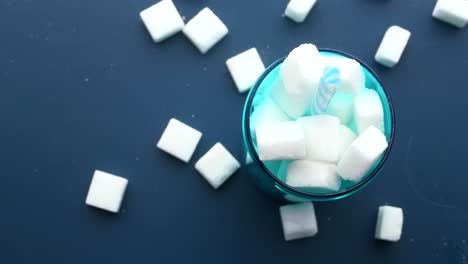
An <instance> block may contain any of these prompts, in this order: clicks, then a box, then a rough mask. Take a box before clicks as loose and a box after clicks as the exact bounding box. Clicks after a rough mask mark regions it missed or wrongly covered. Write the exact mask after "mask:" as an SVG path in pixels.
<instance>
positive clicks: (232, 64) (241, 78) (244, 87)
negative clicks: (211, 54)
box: [226, 48, 265, 93]
mask: <svg viewBox="0 0 468 264" xmlns="http://www.w3.org/2000/svg"><path fill="white" fill-rule="evenodd" d="M226 65H227V67H228V70H229V72H230V74H231V77H232V79H233V80H234V83H235V84H236V86H237V89H238V90H239V92H240V93H243V92H246V91H248V90H249V89H250V88H251V87H252V86H253V85H254V84H255V82H256V81H257V79H258V78H259V77H260V75H262V73H263V71H265V66H264V65H263V62H262V59H261V58H260V55H259V54H258V51H257V49H256V48H251V49H249V50H247V51H244V52H242V53H240V54H238V55H236V56H234V57H232V58H230V59H228V60H226Z"/></svg>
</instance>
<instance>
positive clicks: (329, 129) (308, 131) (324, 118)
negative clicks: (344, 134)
mask: <svg viewBox="0 0 468 264" xmlns="http://www.w3.org/2000/svg"><path fill="white" fill-rule="evenodd" d="M297 121H298V122H299V123H300V124H301V125H302V128H303V129H304V135H305V142H306V152H307V159H308V160H313V161H325V162H336V161H337V160H338V136H339V132H340V120H339V119H338V118H337V117H334V116H330V115H317V116H307V117H301V118H299V119H298V120H297Z"/></svg>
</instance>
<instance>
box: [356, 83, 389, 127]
mask: <svg viewBox="0 0 468 264" xmlns="http://www.w3.org/2000/svg"><path fill="white" fill-rule="evenodd" d="M353 114H354V122H355V123H356V129H357V131H358V133H359V134H361V133H362V132H364V131H365V130H366V129H367V128H368V127H370V126H375V127H376V128H378V129H380V131H382V132H383V131H384V113H383V106H382V101H381V100H380V97H379V94H378V93H377V92H376V91H375V90H372V89H364V91H363V92H362V93H361V94H359V95H358V96H356V98H355V100H354V113H353Z"/></svg>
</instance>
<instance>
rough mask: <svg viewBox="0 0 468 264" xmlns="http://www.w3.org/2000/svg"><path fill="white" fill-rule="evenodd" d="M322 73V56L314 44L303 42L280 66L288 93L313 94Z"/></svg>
mask: <svg viewBox="0 0 468 264" xmlns="http://www.w3.org/2000/svg"><path fill="white" fill-rule="evenodd" d="M322 73H323V64H322V57H321V56H320V52H319V51H318V49H317V47H316V46H315V45H313V44H302V45H300V46H299V47H297V48H295V49H293V50H292V51H291V52H290V53H289V54H288V56H287V57H286V59H285V60H284V62H283V64H282V65H281V68H280V77H281V79H282V80H283V84H284V88H285V90H286V93H287V94H288V95H310V94H313V93H314V92H315V91H317V88H318V86H319V83H320V78H321V77H322Z"/></svg>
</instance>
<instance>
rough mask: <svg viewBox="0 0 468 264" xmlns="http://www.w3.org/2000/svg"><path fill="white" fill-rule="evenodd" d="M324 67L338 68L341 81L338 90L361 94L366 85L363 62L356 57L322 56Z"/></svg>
mask: <svg viewBox="0 0 468 264" xmlns="http://www.w3.org/2000/svg"><path fill="white" fill-rule="evenodd" d="M322 60H323V62H324V67H332V68H337V69H338V70H339V76H340V82H339V83H338V85H337V87H336V91H337V92H341V93H350V94H359V93H360V92H361V91H362V89H363V88H364V86H365V81H366V78H365V75H364V71H363V70H362V67H361V64H360V63H359V62H357V61H356V60H354V59H350V58H346V57H338V56H322Z"/></svg>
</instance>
